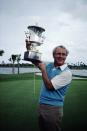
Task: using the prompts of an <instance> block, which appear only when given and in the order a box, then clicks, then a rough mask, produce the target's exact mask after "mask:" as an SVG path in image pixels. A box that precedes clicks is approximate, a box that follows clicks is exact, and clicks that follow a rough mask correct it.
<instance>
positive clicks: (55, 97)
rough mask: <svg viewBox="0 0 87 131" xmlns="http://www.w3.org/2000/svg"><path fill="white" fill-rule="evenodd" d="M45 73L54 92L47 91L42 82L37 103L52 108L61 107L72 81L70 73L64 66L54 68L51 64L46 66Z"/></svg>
mask: <svg viewBox="0 0 87 131" xmlns="http://www.w3.org/2000/svg"><path fill="white" fill-rule="evenodd" d="M46 71H47V74H48V78H49V79H50V80H51V82H52V84H53V86H54V90H49V89H47V87H46V86H45V84H44V82H43V83H42V87H41V92H40V99H39V103H40V104H47V105H53V106H63V104H64V97H65V94H66V91H67V89H68V87H69V84H70V83H71V80H72V74H71V71H70V69H69V68H68V67H67V65H66V64H64V65H63V66H60V67H55V66H54V64H53V63H50V64H48V65H47V66H46Z"/></svg>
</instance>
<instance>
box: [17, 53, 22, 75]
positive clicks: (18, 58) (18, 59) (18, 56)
mask: <svg viewBox="0 0 87 131" xmlns="http://www.w3.org/2000/svg"><path fill="white" fill-rule="evenodd" d="M20 60H21V54H19V55H17V64H18V74H19V66H20V63H19V61H20Z"/></svg>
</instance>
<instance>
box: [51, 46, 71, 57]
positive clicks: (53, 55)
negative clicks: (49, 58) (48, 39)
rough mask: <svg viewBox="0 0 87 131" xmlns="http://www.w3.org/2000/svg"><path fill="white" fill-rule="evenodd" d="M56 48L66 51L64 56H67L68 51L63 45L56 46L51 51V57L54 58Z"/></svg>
mask: <svg viewBox="0 0 87 131" xmlns="http://www.w3.org/2000/svg"><path fill="white" fill-rule="evenodd" d="M57 48H62V49H65V50H66V55H68V54H69V51H68V50H67V49H66V47H65V46H63V45H59V46H56V47H55V48H54V49H53V56H54V54H55V51H56V49H57Z"/></svg>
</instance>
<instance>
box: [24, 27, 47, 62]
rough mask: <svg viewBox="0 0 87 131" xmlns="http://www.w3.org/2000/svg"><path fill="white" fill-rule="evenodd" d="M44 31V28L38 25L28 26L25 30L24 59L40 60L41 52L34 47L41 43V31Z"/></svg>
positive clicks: (42, 37)
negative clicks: (26, 30)
mask: <svg viewBox="0 0 87 131" xmlns="http://www.w3.org/2000/svg"><path fill="white" fill-rule="evenodd" d="M44 31H45V29H43V28H42V27H39V26H28V32H25V35H26V39H25V42H26V49H27V51H26V52H25V53H24V60H26V61H31V62H35V61H37V62H40V61H41V53H40V52H39V50H38V49H37V48H36V47H37V46H40V45H41V44H43V41H44V36H42V33H43V32H44Z"/></svg>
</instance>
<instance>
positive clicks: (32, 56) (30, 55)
mask: <svg viewBox="0 0 87 131" xmlns="http://www.w3.org/2000/svg"><path fill="white" fill-rule="evenodd" d="M24 60H26V61H31V62H41V53H39V52H36V51H32V50H30V51H26V52H25V53H24Z"/></svg>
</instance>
